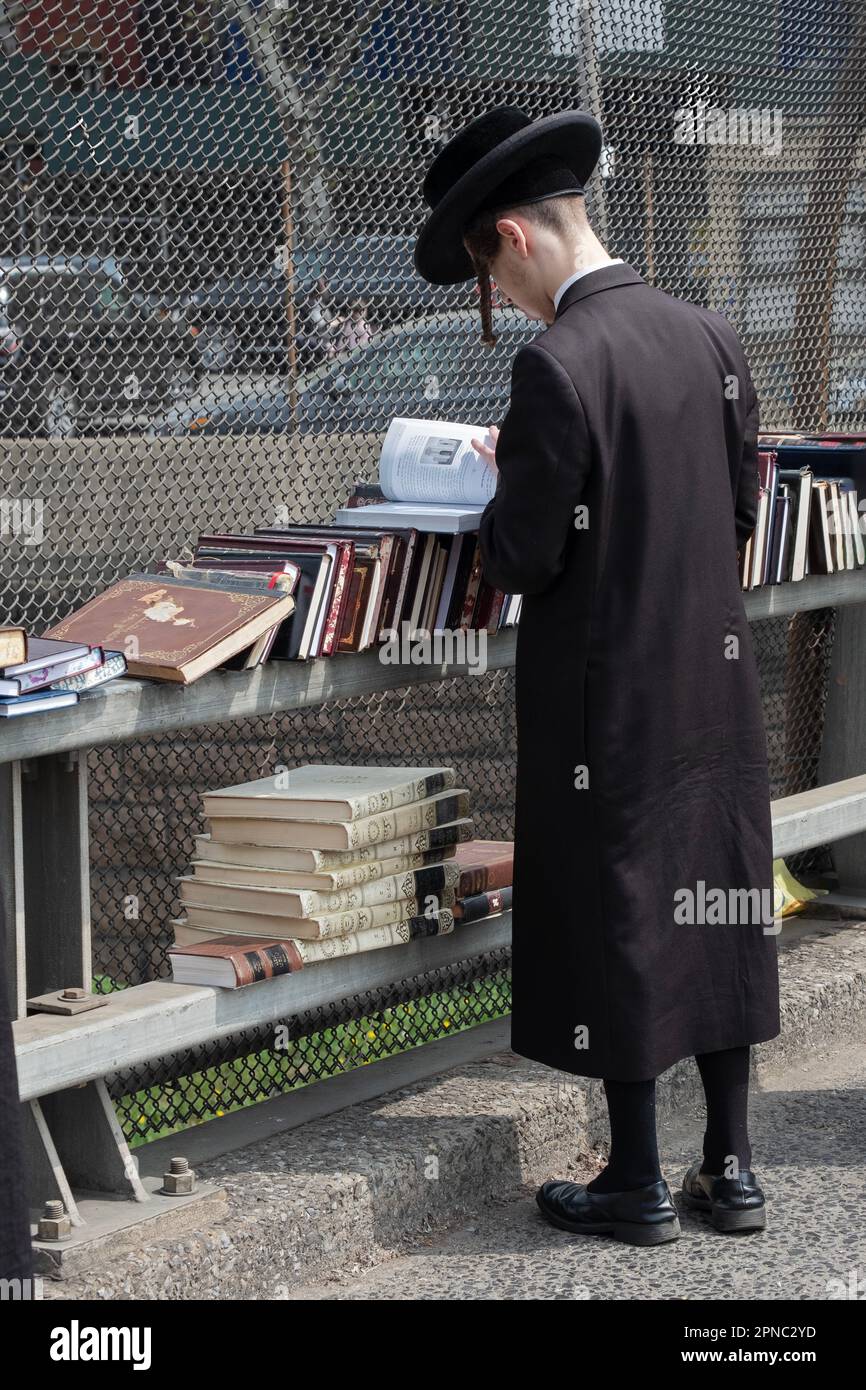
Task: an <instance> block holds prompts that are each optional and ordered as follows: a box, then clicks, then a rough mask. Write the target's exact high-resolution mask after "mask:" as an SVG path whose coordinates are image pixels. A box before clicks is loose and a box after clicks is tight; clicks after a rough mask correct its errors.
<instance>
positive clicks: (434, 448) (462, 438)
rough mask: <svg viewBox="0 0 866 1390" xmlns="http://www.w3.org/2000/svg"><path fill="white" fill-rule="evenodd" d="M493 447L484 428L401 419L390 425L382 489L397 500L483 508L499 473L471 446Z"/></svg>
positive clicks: (381, 465) (382, 456) (381, 462)
mask: <svg viewBox="0 0 866 1390" xmlns="http://www.w3.org/2000/svg"><path fill="white" fill-rule="evenodd" d="M473 436H474V437H475V438H476V439H481V440H482V441H483V442H484V443H485V444H488V445H489V446H490V447H491V448H492V447H493V442H494V441H493V439H492V438H491V437H490V436H489V435H488V434H487V431H486V430H485V429H483V428H481V429H476V428H475V427H473V426H472V425H452V424H449V423H448V422H447V421H444V420H416V419H409V418H407V417H405V416H398V417H397V418H396V419H394V420H392V421H391V424H390V425H389V426H388V433H387V434H386V435H385V439H384V441H383V443H382V452H381V454H380V456H379V486H380V487H381V489H382V491H383V492H384V494H385V496H386V497H388V498H390V500H391V501H392V502H446V503H450V504H454V503H465V504H468V505H469V506H476V507H477V506H484V505H485V504H486V503H487V502H489V501H490V498H491V497H492V496H493V494H494V492H495V491H496V474H495V473H494V471H493V469H492V468H490V467H489V466H488V464H487V461H486V459H485V458H484V456H483V455H482V454H479V453H477V452H476V450H475V449H473V447H472V445H471V444H470V442H469V441H470V440H471V439H472V438H473Z"/></svg>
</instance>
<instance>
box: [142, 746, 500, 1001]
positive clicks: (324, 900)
mask: <svg viewBox="0 0 866 1390" xmlns="http://www.w3.org/2000/svg"><path fill="white" fill-rule="evenodd" d="M203 801H204V811H205V814H206V816H207V817H208V821H209V833H208V834H206V835H202V836H199V837H198V838H197V840H196V857H195V859H194V860H193V863H192V866H191V868H192V872H191V873H190V874H187V875H184V876H183V877H181V878H180V880H179V884H180V897H181V901H182V904H183V909H184V914H185V915H184V916H183V917H182V918H179V919H178V920H176V921H175V922H173V924H172V925H173V927H174V933H175V943H174V946H173V947H171V948H170V949H169V959H170V961H171V966H172V972H173V977H174V979H175V980H176V981H178V982H182V983H190V984H215V985H222V986H225V987H227V988H237V987H239V986H242V985H248V984H253V983H255V982H256V981H258V980H263V979H269V978H271V977H272V976H274V975H281V974H287V973H291V972H294V971H296V970H300V969H302V968H303V967H304V966H305V965H309V964H312V963H313V962H316V961H321V960H333V959H335V958H336V957H338V956H345V955H354V954H356V953H358V952H361V951H373V950H377V949H380V948H382V947H385V946H393V945H398V944H401V943H406V942H408V941H411V940H413V939H414V938H416V937H421V936H439V935H444V934H446V933H448V932H450V931H451V930H452V929H453V926H454V907H455V903H456V900H457V897H458V889H459V887H460V876H461V869H460V865H459V863H458V862H457V859H456V850H457V846H458V845H459V844H460V843H461V842H464V841H468V840H471V837H472V829H473V826H472V819H471V816H470V813H469V810H470V808H469V792H468V791H467V789H466V788H463V787H456V786H455V773H454V769H453V768H448V767H346V766H334V765H327V764H311V765H308V766H306V767H301V768H298V769H297V770H295V771H291V772H287V773H281V774H278V775H277V776H275V777H265V778H261V779H260V780H258V781H255V782H247V783H243V784H241V785H240V786H234V787H223V788H221V789H219V790H215V791H212V792H208V793H206V794H205V796H204V798H203ZM479 863H480V861H479ZM476 867H478V866H476ZM480 867H482V868H483V867H484V865H483V864H480ZM476 881H478V882H480V880H477V879H476V878H473V879H471V880H470V879H467V880H466V882H467V883H470V882H471V883H472V884H475V883H476ZM491 886H492V885H491ZM479 891H485V890H481V889H479ZM476 896H477V895H476Z"/></svg>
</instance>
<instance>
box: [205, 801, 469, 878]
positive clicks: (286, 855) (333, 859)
mask: <svg viewBox="0 0 866 1390" xmlns="http://www.w3.org/2000/svg"><path fill="white" fill-rule="evenodd" d="M234 824H235V822H234V821H232V825H233V826H234ZM260 824H262V822H260V821H253V820H247V821H244V822H241V829H244V827H246V829H247V832H248V833H247V838H246V840H243V839H235V840H231V841H228V840H223V839H222V838H221V836H220V832H221V831H222V830H223V829H224V828H225V827H224V821H223V820H215V821H213V822H212V829H211V833H210V834H209V835H199V836H197V837H196V842H195V843H196V854H195V857H196V859H215V860H219V861H220V862H223V863H224V862H225V861H226V860H228V859H230V860H231V861H232V862H233V863H238V864H249V865H251V866H253V867H260V868H263V869H264V868H269V869H285V870H287V871H288V870H293V871H296V872H298V873H306V874H321V873H327V872H329V871H331V870H333V871H335V872H336V871H337V870H341V869H350V868H357V867H359V866H361V865H375V864H376V863H378V862H379V861H381V860H386V859H398V858H401V857H402V856H404V855H415V854H429V853H431V852H432V851H434V850H435V851H436V852H437V853H439V854H440V855H441V856H442V858H447V857H449V856H450V855H452V854H453V853H454V847H455V845H457V844H464V843H465V842H466V841H467V840H471V839H472V837H473V835H474V833H475V826H474V822H473V821H472V818H471V816H467V817H464V818H462V819H460V820H454V821H450V822H448V823H447V824H446V825H437V826H434V827H433V828H432V829H431V830H418V831H416V832H415V833H414V834H412V835H400V836H398V838H397V839H396V840H383V841H381V842H379V843H377V844H372V845H357V846H356V847H355V848H354V849H350V850H338V849H304V848H301V847H297V846H296V847H291V846H285V845H257V844H251V843H250V842H249V833H250V827H256V826H258V825H260ZM227 844H230V845H231V849H230V850H227V849H226V845H227ZM408 867H414V866H413V865H410V866H408ZM334 886H335V887H339V886H340V885H339V884H335V885H334Z"/></svg>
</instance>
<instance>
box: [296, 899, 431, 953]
mask: <svg viewBox="0 0 866 1390" xmlns="http://www.w3.org/2000/svg"><path fill="white" fill-rule="evenodd" d="M431 898H432V899H433V900H434V901H435V903H436V907H435V908H431V911H439V910H441V909H442V908H443V907H451V906H452V904H453V903H454V901H455V899H456V894H455V892H454V889H453V888H442V889H441V890H440V891H439V893H438V894H433V895H431V894H427V895H426V897H425V898H424V900H423V901H421V902H419V900H418V898H417V897H415V896H413V897H411V898H397V899H395V900H394V901H393V902H388V903H376V904H375V905H373V906H371V907H358V908H355V910H354V911H352V912H337V913H332V914H329V915H326V916H323V917H311V918H310V926H311V927H312V928H314V931H313V935H312V939H313V940H320V939H322V938H324V937H326V936H348V935H349V934H350V933H354V932H359V931H366V930H368V929H369V928H370V927H386V926H390V925H392V924H393V923H394V922H399V921H401V920H402V919H403V918H404V917H417V916H420V915H421V914H422V913H423V911H424V910H425V908H427V907H430V904H431Z"/></svg>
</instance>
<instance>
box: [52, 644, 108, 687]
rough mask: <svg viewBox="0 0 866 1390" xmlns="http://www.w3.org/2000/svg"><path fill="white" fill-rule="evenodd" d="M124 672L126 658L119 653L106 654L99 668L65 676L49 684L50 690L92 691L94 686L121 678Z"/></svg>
mask: <svg viewBox="0 0 866 1390" xmlns="http://www.w3.org/2000/svg"><path fill="white" fill-rule="evenodd" d="M125 670H126V657H125V656H123V655H122V653H120V652H106V654H105V660H104V662H103V663H102V665H101V666H97V667H95V669H94V670H92V671H84V672H82V673H81V675H78V676H65V677H64V678H63V680H57V681H52V682H51V689H52V690H92V689H93V688H94V686H97V685H104V684H105V682H106V681H111V680H114V679H115V678H116V677H117V676H122V675H123V674H124V672H125Z"/></svg>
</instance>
